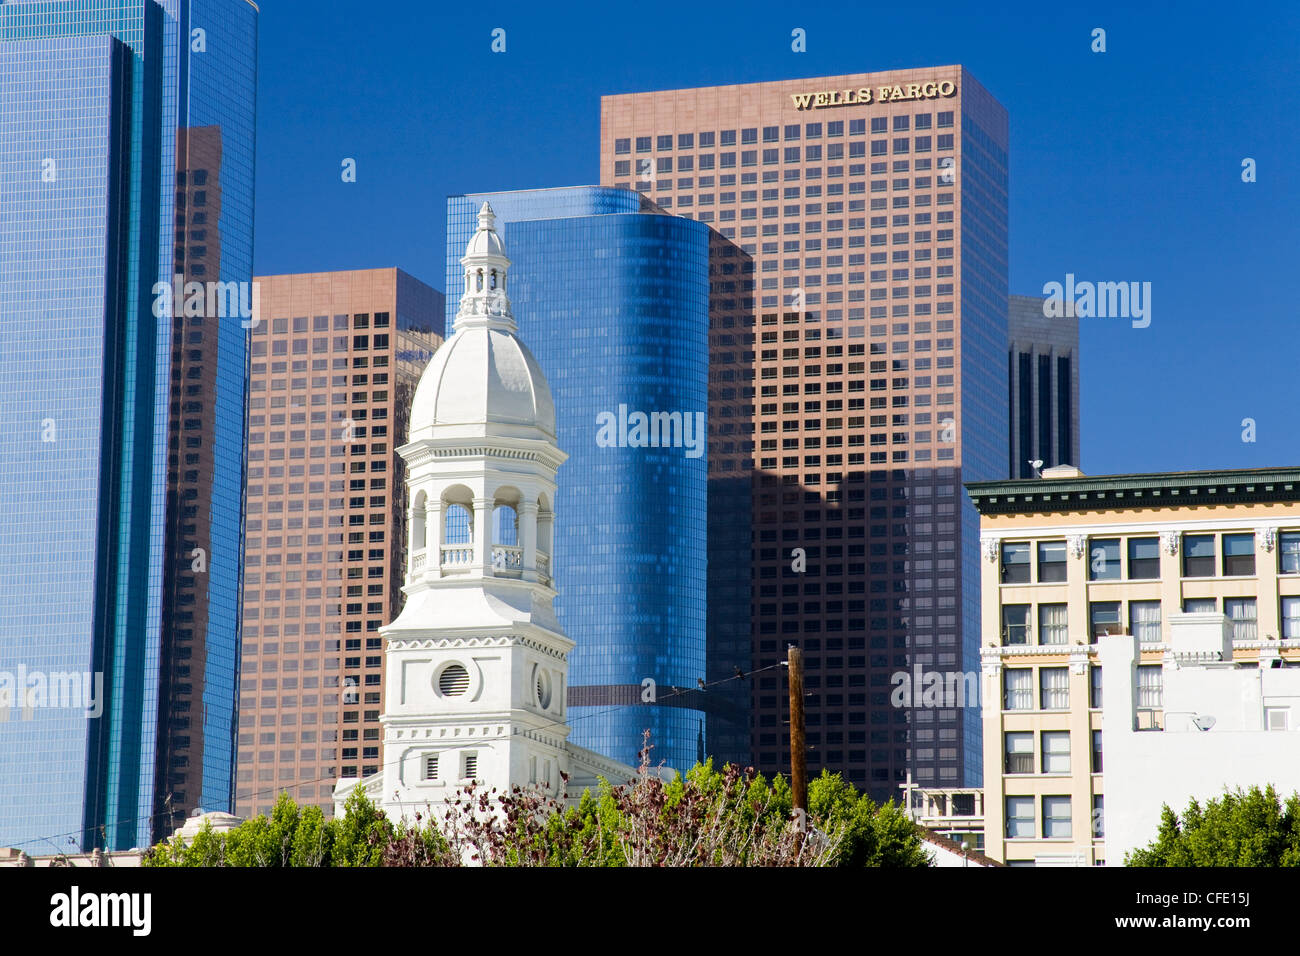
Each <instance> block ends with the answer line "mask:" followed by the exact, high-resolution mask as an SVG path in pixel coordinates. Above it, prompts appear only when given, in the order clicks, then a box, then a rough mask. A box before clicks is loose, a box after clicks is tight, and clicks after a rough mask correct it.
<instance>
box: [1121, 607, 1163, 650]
mask: <svg viewBox="0 0 1300 956" xmlns="http://www.w3.org/2000/svg"><path fill="white" fill-rule="evenodd" d="M1128 621H1129V631H1130V633H1132V634H1133V636H1134V637H1136V638H1137V639H1138V641H1139V642H1141V643H1143V644H1159V643H1160V602H1159V601H1130V602H1129V605H1128Z"/></svg>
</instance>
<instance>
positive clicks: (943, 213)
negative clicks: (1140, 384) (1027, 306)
mask: <svg viewBox="0 0 1300 956" xmlns="http://www.w3.org/2000/svg"><path fill="white" fill-rule="evenodd" d="M1006 148H1007V115H1006V111H1005V110H1004V109H1003V107H1002V106H1001V105H1000V104H999V103H998V102H997V101H996V100H995V99H994V98H993V97H992V96H991V95H990V94H989V93H988V92H987V91H986V90H985V89H984V88H983V87H982V86H980V84H979V83H978V82H976V80H975V79H974V78H973V77H971V75H970V74H969V73H967V72H966V71H965V70H964V69H963V68H962V67H960V66H947V67H933V68H927V69H920V70H899V71H890V72H883V73H861V74H852V75H847V76H836V77H823V78H819V79H809V80H789V81H781V82H773V83H756V84H749V85H743V86H721V87H709V88H700V89H687V90H670V91H661V92H652V93H634V94H626V95H618V96H606V97H603V98H602V101H601V165H600V179H601V183H602V184H603V185H611V186H619V187H624V188H630V189H635V190H639V191H641V192H642V193H644V194H646V195H648V196H649V197H650V198H652V199H653V200H654V201H655V202H656V203H657V204H659V205H660V206H662V207H664V208H665V209H666V210H668V211H670V212H673V213H675V214H677V215H680V216H688V217H691V218H694V219H697V220H699V221H701V222H707V223H709V224H710V225H711V226H712V228H713V229H714V231H715V241H714V243H713V245H712V247H711V257H710V259H711V261H710V385H709V431H710V444H709V482H710V499H709V508H710V514H709V526H710V544H709V549H710V553H709V566H710V570H709V574H710V580H709V591H710V594H709V654H710V661H709V675H708V676H709V677H710V679H711V680H716V679H718V678H720V677H723V676H726V675H727V674H731V673H734V671H735V668H737V667H739V668H741V670H743V671H745V672H748V671H750V670H751V669H759V668H765V667H771V668H772V669H771V670H767V671H762V672H760V673H757V674H755V675H754V676H753V677H752V678H749V679H748V680H747V681H746V685H747V686H741V688H740V689H741V691H742V692H743V693H747V694H748V695H750V701H749V703H750V709H751V726H750V733H749V746H750V750H751V752H750V754H749V755H748V756H749V757H750V758H751V759H752V760H753V762H754V764H755V765H756V766H757V767H758V768H759V769H760V770H762V771H764V772H772V771H776V770H783V769H785V768H787V767H788V766H789V746H788V729H787V725H786V723H785V721H786V720H787V719H788V718H787V716H786V715H787V701H786V690H785V678H784V675H783V672H782V671H781V670H780V669H779V662H780V660H781V659H783V658H784V656H785V648H786V645H787V644H792V643H793V644H798V645H799V646H801V647H802V648H803V650H804V656H805V661H806V667H807V693H808V698H807V701H806V707H807V720H808V743H809V759H810V770H812V772H814V773H815V772H817V771H818V770H819V769H820V768H822V767H825V768H828V769H830V770H833V771H842V772H844V774H845V776H846V777H847V778H848V779H849V780H851V781H852V782H854V783H856V784H858V785H859V786H866V787H869V789H870V790H871V792H872V794H873V796H875V797H877V798H885V797H889V796H897V794H898V791H897V789H896V788H897V785H898V784H900V783H902V782H903V781H904V780H905V779H906V776H907V774H908V773H909V772H910V773H911V774H912V775H913V779H914V780H915V781H917V782H918V783H921V784H923V785H930V786H954V785H958V784H964V785H967V786H974V785H978V784H979V783H980V782H981V773H980V764H981V754H980V725H979V716H978V711H977V710H975V709H974V707H971V708H962V707H955V706H954V707H949V708H942V707H941V708H928V709H927V708H920V707H918V708H915V709H913V708H910V707H895V706H892V704H891V691H892V690H893V685H892V684H891V681H890V678H891V676H892V675H893V674H895V673H897V672H902V671H907V670H909V669H911V668H913V667H914V666H920V667H921V668H922V669H924V670H940V671H957V670H962V671H977V670H978V625H979V590H978V589H979V541H978V537H979V535H978V518H977V515H976V513H975V510H974V508H973V507H972V506H971V504H970V503H969V501H967V500H965V497H964V495H963V494H962V483H963V482H965V481H971V480H979V479H983V478H994V477H1002V472H1003V471H1004V470H1005V468H1006V461H1007V445H1006V443H1007V429H1008V426H1007V414H1008V412H1007V406H1006V395H1007V353H1006V348H1007V345H1006V343H1007V154H1006ZM728 529H733V530H739V532H740V533H738V534H729V533H728ZM795 549H802V551H801V552H796V550H795ZM737 567H739V568H740V572H739V575H737V573H736V571H737ZM746 572H747V573H746ZM746 577H747V578H748V580H745V578H746ZM745 608H748V613H745V612H744V609H745ZM736 611H739V612H740V613H735V612H736ZM719 686H720V687H722V688H724V689H723V690H720V691H718V692H720V693H725V692H727V690H726V685H719ZM737 686H740V685H739V684H738V682H737ZM972 703H973V702H972ZM710 749H711V750H713V751H714V752H715V753H717V752H718V750H719V749H720V748H714V747H711V748H710ZM720 755H721V754H720ZM725 756H727V757H730V758H733V759H734V758H735V757H737V756H744V755H740V754H734V753H727V754H726V755H725Z"/></svg>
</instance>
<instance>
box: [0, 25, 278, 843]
mask: <svg viewBox="0 0 1300 956" xmlns="http://www.w3.org/2000/svg"><path fill="white" fill-rule="evenodd" d="M256 17H257V13H256V8H255V7H253V6H252V5H251V4H249V3H247V2H245V0H197V2H193V3H188V4H181V3H179V2H178V0H164V2H161V3H155V2H152V0H78V2H32V3H28V2H9V3H5V4H0V56H3V57H6V59H7V64H10V66H7V68H6V70H5V72H4V80H3V82H4V84H5V88H6V92H7V93H8V94H9V95H8V96H7V97H6V102H5V104H4V110H3V114H0V115H2V116H3V120H4V132H3V134H2V135H4V136H5V137H6V143H5V149H4V162H5V164H6V167H7V168H6V170H5V175H4V178H3V180H0V192H2V195H0V206H3V207H4V208H5V210H6V212H7V211H8V210H10V209H16V208H20V207H16V206H15V205H14V203H13V201H12V200H19V201H21V200H22V199H23V197H24V196H26V195H28V194H29V192H30V189H31V184H30V183H29V182H28V180H29V179H30V178H31V177H32V176H35V177H37V183H39V184H41V185H42V186H43V187H45V189H44V192H43V193H42V194H41V196H40V199H41V202H42V206H41V207H40V209H39V210H38V211H37V215H35V216H31V215H29V216H27V217H26V219H24V220H19V219H14V220H9V219H6V221H5V228H6V230H7V233H6V239H7V238H8V230H17V231H18V232H25V234H26V236H27V237H29V238H28V241H26V243H25V244H15V243H10V242H8V241H6V243H5V252H4V255H5V256H6V257H7V261H6V262H5V268H4V269H3V271H2V272H0V301H3V302H4V326H5V332H4V333H3V334H5V335H6V336H10V335H11V334H18V333H17V331H16V330H17V329H18V328H19V326H18V325H16V324H15V323H14V321H13V320H14V318H15V317H18V316H19V315H21V314H26V315H28V316H30V317H39V316H49V315H51V314H58V313H59V311H60V310H66V309H69V308H74V309H75V312H76V318H77V321H76V323H75V326H71V327H70V328H69V329H68V330H67V332H66V334H64V335H50V334H48V332H47V334H45V335H43V336H31V335H27V336H23V337H21V341H18V342H15V344H14V347H13V349H12V350H11V349H10V348H8V347H6V349H5V358H4V362H5V366H4V367H5V373H4V375H3V377H0V405H3V406H4V407H5V408H6V409H7V410H9V409H13V408H14V403H15V401H16V396H30V395H32V394H33V392H36V391H39V390H40V389H42V388H44V387H45V384H46V383H47V382H48V383H49V385H50V386H51V387H52V388H55V389H57V392H58V394H60V395H70V394H72V392H73V391H74V390H75V389H74V385H73V383H74V381H75V382H76V384H77V385H81V384H83V383H82V381H81V379H82V373H83V372H84V371H85V366H84V362H83V364H82V366H68V364H67V362H66V360H65V356H64V354H63V353H64V352H66V350H67V349H68V348H69V343H70V342H72V341H73V340H74V339H75V338H80V339H82V340H84V341H85V342H86V343H88V345H87V346H86V347H92V346H93V348H95V349H97V350H98V357H97V358H91V357H90V356H89V355H87V356H86V357H85V359H86V361H92V362H97V363H98V368H97V370H96V372H95V373H94V374H95V377H96V378H97V379H99V380H100V381H102V392H101V394H99V395H98V396H97V399H96V401H95V403H94V404H92V405H88V406H83V410H82V411H80V412H78V416H79V415H85V416H86V420H85V421H84V422H83V423H82V424H81V426H80V427H79V428H78V427H74V428H73V431H72V433H69V432H68V431H66V430H64V429H63V424H64V422H63V421H62V420H60V418H59V415H58V414H53V415H51V416H48V417H49V418H51V419H52V421H53V424H54V426H55V427H56V431H55V432H54V433H52V434H55V435H57V438H55V439H54V440H47V441H46V442H44V443H43V444H44V445H46V446H53V447H54V448H61V447H62V445H61V443H62V442H63V441H64V440H65V439H72V438H73V437H74V435H81V436H82V438H81V439H80V440H82V441H83V442H87V441H89V442H92V443H93V445H94V448H93V451H94V453H95V454H96V455H97V456H98V459H97V460H96V462H95V467H96V468H97V469H98V471H97V474H98V478H97V480H96V482H95V483H94V486H93V488H91V487H89V486H87V493H86V495H85V496H84V497H79V498H76V499H69V497H68V496H67V494H66V492H64V490H63V489H62V488H58V492H59V493H58V494H55V490H54V489H55V488H56V486H55V485H52V484H49V476H48V474H47V473H45V471H44V469H45V467H46V466H45V465H42V464H41V463H40V456H39V453H38V454H33V453H32V450H31V449H24V448H23V447H21V445H20V446H19V447H17V448H14V449H13V450H12V455H10V456H7V457H8V460H7V462H6V468H7V469H8V471H9V473H10V476H11V477H10V483H9V487H14V486H15V484H17V485H21V484H22V483H24V482H27V483H29V484H30V483H32V482H33V480H36V481H39V482H44V483H45V484H46V485H48V488H45V489H41V490H39V494H38V497H37V498H36V499H34V500H32V501H30V502H29V503H28V506H27V507H26V508H25V513H26V515H27V519H26V525H27V527H26V528H25V531H24V533H22V534H14V535H12V536H6V538H4V539H0V540H3V543H2V544H0V565H2V566H4V567H5V568H6V571H4V572H0V574H7V575H8V577H9V579H10V580H12V581H14V582H17V583H18V584H19V585H20V586H21V588H22V591H23V593H24V594H25V595H26V594H32V593H46V592H53V591H57V590H66V589H67V580H68V576H69V574H70V573H71V572H69V571H68V568H70V567H72V566H74V559H73V557H72V556H71V555H69V554H68V553H66V551H65V552H63V553H60V552H58V551H57V550H55V551H54V552H52V551H51V549H50V547H49V542H50V541H51V540H58V538H59V536H60V535H61V534H64V533H67V529H70V528H75V529H76V533H77V536H78V538H79V540H80V545H79V547H78V549H77V554H78V555H81V554H85V555H87V556H89V558H90V564H89V567H88V568H87V569H86V572H85V574H83V575H79V576H78V580H80V581H82V582H84V584H83V586H84V587H86V588H89V589H92V593H93V599H92V600H89V601H88V602H82V603H81V606H82V607H85V608H87V609H88V610H87V611H86V612H85V614H86V615H87V616H88V618H89V620H88V621H82V622H80V623H79V624H78V625H77V626H75V627H71V628H69V627H68V626H67V625H66V624H65V623H64V622H63V621H62V620H61V619H60V618H58V616H57V614H56V612H54V611H53V610H51V609H48V608H43V607H42V605H41V602H39V601H38V602H31V601H25V603H24V605H23V606H22V608H21V614H19V613H18V609H17V608H15V607H14V604H13V602H12V601H11V599H10V597H9V595H3V596H0V649H2V652H3V661H0V667H8V669H9V670H13V669H15V668H16V667H17V666H20V665H21V666H27V667H28V668H29V669H30V668H31V667H32V666H33V665H32V664H30V663H28V661H29V659H34V658H35V657H36V656H37V655H36V653H35V650H36V648H37V646H38V643H37V642H34V641H33V636H34V635H40V636H41V638H42V640H44V639H45V635H47V634H49V633H51V632H54V631H58V632H59V633H60V634H61V635H62V636H64V637H65V638H66V641H67V643H68V646H69V653H68V655H67V657H66V658H65V660H66V662H67V664H68V665H70V666H73V665H75V668H76V670H77V672H78V673H80V674H90V675H101V678H100V679H102V682H103V687H104V701H103V712H102V714H100V715H98V716H92V717H90V718H84V717H83V719H81V720H80V722H77V721H75V720H73V721H72V723H71V724H70V725H69V726H66V727H62V728H60V729H58V730H54V729H51V730H50V731H49V732H46V731H43V730H42V731H32V730H30V729H29V730H27V731H26V732H23V731H19V730H17V729H15V727H16V722H15V721H14V720H10V721H7V722H0V779H4V780H21V781H22V788H21V791H20V792H15V793H14V794H13V799H12V800H9V799H6V800H5V801H3V802H0V844H25V843H27V842H28V841H32V840H35V841H37V842H40V841H41V840H42V839H44V838H46V837H48V835H49V834H50V833H51V832H55V831H51V830H49V829H48V825H47V821H48V822H50V823H52V822H53V821H54V817H53V816H52V815H57V818H58V825H57V828H56V830H57V832H58V833H60V834H62V836H61V837H60V839H61V840H62V841H64V842H65V843H66V840H67V838H68V836H71V837H72V838H73V839H74V840H76V841H77V842H79V843H80V844H82V845H85V846H89V845H106V846H108V847H110V848H129V847H131V846H136V845H142V844H145V843H148V842H150V841H151V840H153V839H155V838H156V837H157V836H158V835H160V834H164V833H167V832H170V830H171V829H172V828H173V827H174V825H175V824H176V823H177V822H178V821H179V820H180V819H183V818H184V817H185V816H186V815H188V812H189V810H190V809H191V808H194V807H198V806H202V807H203V808H204V809H228V808H229V807H230V805H231V797H232V791H233V769H234V765H233V761H234V740H235V738H234V729H235V728H234V708H235V679H236V674H237V671H238V608H239V592H240V574H241V570H240V569H241V561H242V558H241V554H242V548H241V542H242V509H243V502H242V496H243V454H244V451H243V433H244V417H245V402H246V376H247V372H246V369H247V357H246V345H245V339H246V331H245V329H244V328H243V326H242V325H241V319H243V318H247V314H248V313H247V310H245V311H244V312H242V313H240V312H228V311H226V308H225V303H228V302H229V301H230V295H231V294H233V300H234V301H235V302H239V301H240V295H241V293H243V299H244V301H245V302H250V303H251V289H249V288H247V285H248V283H249V282H250V280H251V278H252V275H251V273H252V190H253V182H252V178H253V115H254V90H255V61H256ZM96 44H98V46H95V45H96ZM42 47H43V48H44V49H47V50H52V51H62V52H63V53H66V54H67V55H66V56H64V57H63V58H62V60H61V59H60V57H59V55H57V54H55V55H53V56H52V57H51V58H43V57H41V56H31V55H25V54H26V53H28V52H29V51H31V50H34V49H39V48H42ZM92 48H93V49H94V50H96V51H97V52H96V56H97V57H98V59H96V60H95V61H94V62H93V66H92V65H86V66H85V67H84V68H83V69H80V70H78V71H77V72H76V73H75V74H74V75H72V76H68V75H67V74H66V73H65V72H64V71H63V67H64V62H63V61H66V60H67V59H68V58H69V57H70V58H73V62H79V63H80V62H82V60H81V59H79V58H84V56H85V54H86V52H87V51H88V50H91V49H92ZM104 49H107V50H109V51H117V52H116V53H112V54H111V55H110V54H105V55H100V53H102V52H103V50H104ZM11 91H12V92H11ZM83 91H92V92H90V93H87V92H83ZM94 91H98V92H94ZM86 96H92V97H98V101H95V100H93V99H91V100H86V99H77V97H86ZM69 97H71V98H72V99H69ZM105 102H111V103H112V104H113V105H111V106H109V107H103V106H102V104H103V103H105ZM59 103H63V104H64V105H71V106H78V105H79V104H82V103H85V104H86V105H94V107H95V109H96V110H100V111H101V112H102V117H109V116H111V115H112V114H113V111H114V110H116V111H117V112H118V113H119V114H120V116H121V117H122V119H121V120H120V121H119V122H117V123H116V125H112V124H108V123H99V124H97V126H96V129H97V133H96V134H95V135H97V136H98V137H100V139H102V140H104V142H100V141H98V140H96V139H95V136H94V135H91V133H90V132H89V129H90V127H91V126H92V125H95V124H92V122H91V117H90V116H88V115H84V114H83V113H82V112H81V111H80V110H78V109H74V110H70V111H66V112H56V111H55V109H54V107H55V106H56V105H57V104H59ZM97 115H98V114H97ZM78 136H80V137H82V138H80V139H78V138H77V137H78ZM97 159H99V160H103V161H104V162H107V163H109V165H110V167H111V170H112V171H111V172H110V171H106V170H101V169H99V168H96V167H95V161H96V160H97ZM33 163H34V165H33ZM69 223H75V224H77V225H76V234H77V236H78V237H80V241H79V242H78V243H77V244H76V245H75V247H74V248H73V249H70V250H61V251H59V252H58V253H56V254H55V255H54V256H51V255H49V254H47V253H45V252H42V251H40V248H41V244H42V243H47V244H48V243H49V242H50V241H53V240H55V239H57V240H59V241H60V242H63V241H66V238H67V230H68V228H69V226H68V224H69ZM30 237H36V238H35V239H34V240H32V239H31V238H30ZM96 243H97V244H98V245H99V246H101V247H102V249H103V250H104V251H96ZM70 255H77V256H80V257H82V262H81V263H80V264H79V265H78V266H77V268H75V269H70V268H64V267H63V266H62V264H61V263H60V258H66V256H70ZM91 260H94V261H95V262H97V263H98V264H97V265H94V266H92V265H91V264H90V263H91ZM177 275H179V276H180V279H179V284H178V288H179V289H180V290H181V291H182V295H181V296H177V297H176V298H177V299H179V300H180V301H176V302H173V301H172V296H170V295H166V296H165V297H164V296H163V295H162V289H161V287H160V286H159V285H158V284H159V283H160V282H161V283H165V284H166V286H167V290H168V292H170V290H171V286H172V280H173V277H174V276H177ZM191 281H197V282H202V283H205V284H207V283H212V284H216V283H241V284H243V285H242V287H241V286H231V287H229V288H226V287H224V286H218V287H217V289H216V290H213V289H211V288H205V289H204V292H205V294H204V295H202V296H200V297H198V298H197V299H195V300H194V301H192V302H191V303H190V304H189V305H188V306H187V305H186V303H185V297H184V283H186V282H191ZM87 284H89V285H90V288H86V286H87ZM95 290H97V291H95ZM214 291H215V292H216V296H215V297H214V295H213V292H214ZM92 294H94V295H98V296H100V297H101V298H102V299H103V304H102V305H100V306H99V307H96V308H90V307H87V305H86V304H84V300H85V299H86V298H87V297H88V296H91V295H92ZM223 297H224V298H223ZM74 303H82V304H74ZM46 328H47V329H48V326H47V327H46ZM62 368H66V369H68V371H67V372H66V375H60V376H53V375H51V374H50V372H51V370H53V369H62ZM33 369H38V370H40V371H39V374H37V375H35V376H34V375H33ZM85 408H89V411H88V412H87V411H85V410H84V409H85ZM11 413H13V412H9V411H7V412H6V414H11ZM64 414H66V415H68V419H67V423H68V424H69V425H70V426H73V425H74V418H75V417H77V416H73V415H72V413H71V412H65V413H64ZM15 427H16V429H18V430H21V428H22V427H23V426H22V425H21V424H18V425H16V426H15ZM29 430H30V429H29ZM17 433H18V431H15V434H17ZM42 434H43V435H48V434H51V432H49V431H48V430H45V431H43V432H42ZM84 450H87V451H89V450H92V449H90V447H89V446H87V447H86V448H85V449H84ZM88 468H89V464H88V461H87V459H86V458H85V457H84V455H78V461H77V464H76V469H77V471H78V473H79V474H80V475H81V476H82V477H81V479H80V480H81V481H82V483H83V484H85V482H86V481H88V477H87V476H88V475H89V471H88ZM37 487H38V488H40V486H39V485H38V486H37ZM72 500H75V502H76V503H75V504H73V505H72V506H71V507H70V506H69V502H70V501H72ZM88 528H93V529H94V530H93V532H92V533H90V534H88V533H87V529H88ZM37 542H39V543H37ZM47 559H48V560H50V561H53V562H54V563H55V564H57V566H58V567H59V568H60V571H59V573H58V574H57V576H55V577H51V576H50V573H49V572H43V571H42V570H41V569H42V567H44V564H45V561H46V560H47ZM89 609H93V613H92V611H91V610H89ZM39 646H41V647H42V648H43V647H44V644H40V645H39ZM42 653H43V651H42ZM11 664H12V666H10V665H11ZM96 679H97V678H96V677H94V676H92V677H91V678H90V680H91V681H92V683H93V681H94V680H96ZM36 709H37V710H39V708H36ZM65 716H67V715H65ZM41 719H42V718H40V717H38V716H36V715H35V714H33V717H32V718H31V721H29V722H28V726H29V728H30V727H31V726H32V721H35V722H36V723H37V724H39V722H40V720H41ZM69 719H71V718H69ZM18 722H19V723H21V722H22V721H18ZM11 734H12V735H15V736H14V737H13V738H12V741H13V742H12V745H11V738H10V736H9V735H11ZM10 761H12V762H13V766H12V767H10V766H9V763H8V762H10ZM34 763H40V764H41V765H42V766H47V767H48V772H49V773H52V774H57V775H58V776H59V778H60V779H65V778H66V779H71V778H74V777H80V778H81V780H82V783H81V784H80V786H79V787H75V788H63V787H61V788H59V789H60V793H61V794H66V795H67V799H66V800H63V799H62V798H60V799H59V800H53V801H52V800H51V794H50V790H51V788H50V787H48V786H43V785H41V783H40V781H39V780H36V779H34V778H33V777H32V776H30V774H29V773H28V770H29V769H30V767H31V766H32V765H33V764H34ZM51 803H52V804H54V805H53V806H49V804H51ZM38 805H41V807H42V808H41V810H40V811H39V813H40V815H41V816H40V819H39V820H36V819H33V818H32V817H31V814H32V813H33V812H34V811H33V808H35V807H37V806H38Z"/></svg>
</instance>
